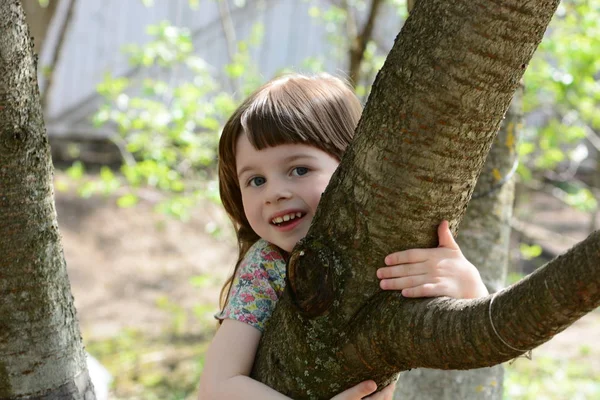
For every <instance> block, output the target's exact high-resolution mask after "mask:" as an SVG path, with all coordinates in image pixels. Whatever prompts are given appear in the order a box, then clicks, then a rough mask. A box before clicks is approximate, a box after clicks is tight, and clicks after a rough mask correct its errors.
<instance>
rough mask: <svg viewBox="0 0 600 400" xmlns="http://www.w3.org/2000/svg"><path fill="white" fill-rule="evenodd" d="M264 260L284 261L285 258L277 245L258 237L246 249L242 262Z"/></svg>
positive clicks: (248, 262)
mask: <svg viewBox="0 0 600 400" xmlns="http://www.w3.org/2000/svg"><path fill="white" fill-rule="evenodd" d="M265 261H266V262H283V263H285V258H284V257H283V254H282V253H281V250H279V248H278V247H277V246H275V245H274V244H271V243H269V242H267V241H266V240H264V239H259V240H258V241H256V243H254V244H253V245H252V246H251V247H250V248H249V249H248V252H247V253H246V255H245V257H244V260H243V261H242V263H247V264H251V263H256V264H258V263H260V262H265Z"/></svg>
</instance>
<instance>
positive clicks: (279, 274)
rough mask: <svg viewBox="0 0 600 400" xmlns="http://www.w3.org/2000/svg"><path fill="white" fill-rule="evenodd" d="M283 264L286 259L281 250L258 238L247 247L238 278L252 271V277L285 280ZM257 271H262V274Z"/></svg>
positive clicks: (284, 264)
mask: <svg viewBox="0 0 600 400" xmlns="http://www.w3.org/2000/svg"><path fill="white" fill-rule="evenodd" d="M285 266H286V260H285V257H284V256H283V254H282V253H281V250H279V249H278V248H277V247H276V246H275V245H273V244H271V243H269V242H267V241H266V240H263V239H260V240H259V241H257V242H256V243H254V244H253V245H252V247H250V249H248V252H247V253H246V255H245V256H244V259H243V260H242V262H241V263H240V268H239V270H238V278H242V277H243V276H244V274H245V273H246V274H247V273H248V272H254V274H253V276H254V278H261V277H262V278H266V279H268V280H270V281H273V280H275V281H277V280H279V279H284V280H285ZM257 271H263V272H264V274H262V273H261V272H257ZM261 275H264V276H261ZM246 278H248V276H246Z"/></svg>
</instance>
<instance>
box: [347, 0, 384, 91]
mask: <svg viewBox="0 0 600 400" xmlns="http://www.w3.org/2000/svg"><path fill="white" fill-rule="evenodd" d="M382 4H383V0H371V7H370V8H369V13H368V15H367V21H366V22H365V24H364V26H363V27H362V29H361V30H360V32H358V29H357V27H356V23H357V21H356V19H355V18H354V16H353V14H352V7H353V6H352V5H351V4H350V3H349V2H348V1H347V0H345V1H344V7H345V9H346V14H347V22H346V23H347V26H348V29H347V31H348V34H349V38H350V51H349V63H348V75H349V77H350V83H351V84H352V85H353V86H355V87H356V85H358V84H359V83H360V66H361V64H362V61H363V59H364V56H365V50H366V49H367V44H368V43H369V40H371V36H373V29H374V28H375V21H376V20H377V13H378V12H379V8H380V7H381V5H382Z"/></svg>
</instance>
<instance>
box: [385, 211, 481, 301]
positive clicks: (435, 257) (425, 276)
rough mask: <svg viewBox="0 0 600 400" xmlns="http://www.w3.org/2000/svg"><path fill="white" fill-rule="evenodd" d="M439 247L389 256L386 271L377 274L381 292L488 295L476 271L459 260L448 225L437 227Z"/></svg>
mask: <svg viewBox="0 0 600 400" xmlns="http://www.w3.org/2000/svg"><path fill="white" fill-rule="evenodd" d="M438 237H439V246H438V247H437V248H433V249H411V250H406V251H400V252H398V253H392V254H390V255H388V256H387V257H386V258H385V264H386V265H388V266H387V267H383V268H380V269H378V270H377V277H378V278H379V279H381V282H380V283H379V284H380V287H381V288H382V289H383V290H401V291H402V295H403V296H405V297H437V296H449V297H453V298H456V299H474V298H477V297H483V296H487V295H488V294H489V293H488V291H487V289H486V287H485V285H484V284H483V282H482V280H481V276H480V275H479V271H477V268H475V266H474V265H473V264H471V263H470V262H469V260H467V259H466V258H465V256H463V254H462V252H461V251H460V248H459V247H458V245H457V244H456V242H455V241H454V237H453V236H452V233H451V232H450V228H449V225H448V221H442V223H441V224H440V226H439V227H438Z"/></svg>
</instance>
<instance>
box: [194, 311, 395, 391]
mask: <svg viewBox="0 0 600 400" xmlns="http://www.w3.org/2000/svg"><path fill="white" fill-rule="evenodd" d="M260 337H261V332H260V331H259V330H258V329H256V328H254V327H252V326H250V325H248V324H246V323H244V322H240V321H236V320H232V319H226V320H224V321H223V324H222V325H221V327H220V328H219V329H218V330H217V333H216V335H215V337H214V339H213V341H212V343H211V344H210V346H209V348H208V351H207V353H206V359H205V362H204V370H203V372H202V376H201V378H200V397H199V399H201V400H212V399H218V400H227V399H261V400H262V399H264V400H271V399H272V400H276V399H289V397H286V396H284V395H282V394H281V393H279V392H276V391H275V390H273V389H271V388H270V387H268V386H266V385H264V384H262V383H260V382H258V381H255V380H254V379H252V378H250V377H249V375H250V371H251V370H252V364H253V363H254V356H255V354H256V349H257V348H258V342H259V341H260ZM376 389H377V385H376V384H375V382H373V381H365V382H362V383H359V384H358V385H356V386H354V387H352V388H350V389H348V390H346V391H344V392H342V393H340V394H338V395H337V396H335V397H334V398H333V399H332V400H359V399H370V400H392V397H393V393H394V385H390V386H388V387H387V388H385V389H384V390H383V391H381V392H379V393H376V394H374V395H372V396H369V397H365V396H367V395H368V394H370V393H373V392H374V391H375V390H376Z"/></svg>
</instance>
